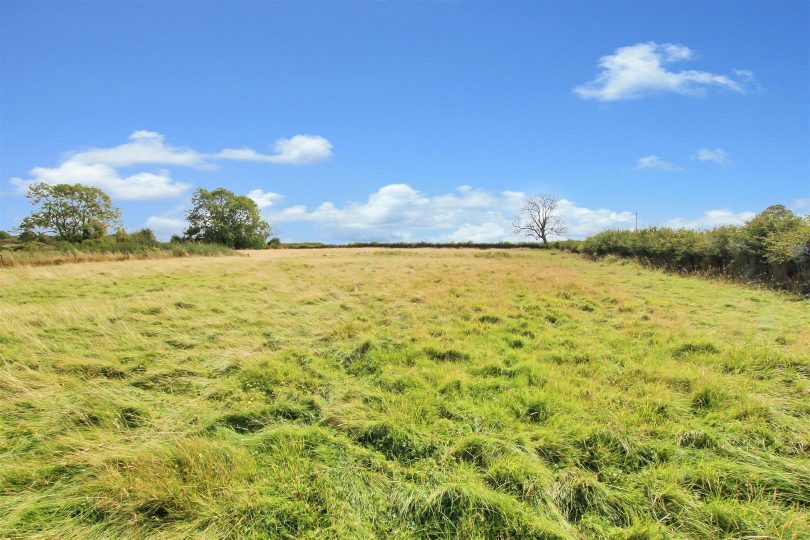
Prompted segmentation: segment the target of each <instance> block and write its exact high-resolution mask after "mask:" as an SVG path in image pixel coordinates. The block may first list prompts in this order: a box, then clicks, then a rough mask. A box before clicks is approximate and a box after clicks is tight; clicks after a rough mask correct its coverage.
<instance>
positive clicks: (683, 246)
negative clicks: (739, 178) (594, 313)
mask: <svg viewBox="0 0 810 540" xmlns="http://www.w3.org/2000/svg"><path fill="white" fill-rule="evenodd" d="M582 251H584V252H585V253H587V254H589V255H592V256H596V257H601V256H605V255H615V256H618V257H633V258H636V259H638V260H640V261H641V262H643V263H646V264H650V265H653V266H657V267H661V268H664V269H667V270H673V271H679V272H700V273H704V274H711V275H722V276H727V277H732V278H740V279H746V280H751V281H758V282H763V283H768V284H770V285H772V286H775V287H777V288H783V289H791V290H795V291H798V292H804V293H807V292H810V217H808V216H805V217H801V216H797V215H795V214H794V213H793V212H791V211H790V210H787V209H786V208H785V207H783V206H779V205H776V206H771V207H769V208H766V209H765V210H764V211H763V212H761V213H760V214H758V215H757V216H756V217H754V218H753V219H751V220H750V221H749V222H748V223H746V224H745V225H744V226H742V227H733V226H728V227H718V228H716V229H711V230H706V231H693V230H687V229H671V228H667V227H661V228H658V227H651V228H648V229H642V230H640V231H617V230H612V231H605V232H602V233H599V234H596V235H594V236H591V237H590V238H588V239H587V240H585V242H584V243H583V245H582Z"/></svg>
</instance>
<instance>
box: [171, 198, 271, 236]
mask: <svg viewBox="0 0 810 540" xmlns="http://www.w3.org/2000/svg"><path fill="white" fill-rule="evenodd" d="M191 204H192V208H191V210H189V212H188V214H187V215H186V219H188V223H189V226H188V229H186V232H185V235H184V238H185V239H186V240H192V241H198V242H209V243H216V244H223V245H226V246H228V247H231V248H234V249H246V248H255V249H259V248H263V247H265V243H266V242H267V237H268V236H270V225H269V224H268V223H267V222H266V221H265V220H263V219H262V217H261V215H260V214H259V207H258V206H256V203H255V202H254V201H253V200H252V199H250V198H248V197H246V196H244V195H236V194H235V193H233V192H232V191H229V190H227V189H224V188H218V189H215V190H213V191H208V190H206V189H202V188H200V189H198V190H196V191H195V192H194V195H193V196H192V198H191Z"/></svg>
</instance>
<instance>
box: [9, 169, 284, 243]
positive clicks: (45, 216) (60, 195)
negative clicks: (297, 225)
mask: <svg viewBox="0 0 810 540" xmlns="http://www.w3.org/2000/svg"><path fill="white" fill-rule="evenodd" d="M26 197H27V198H28V200H29V201H31V203H32V204H33V205H35V206H36V207H37V208H36V209H35V210H34V211H33V212H32V213H31V214H30V215H28V216H27V217H25V218H24V219H23V220H22V221H21V222H20V225H19V227H18V228H17V229H18V231H19V233H20V234H19V239H20V240H22V241H33V240H41V239H46V238H48V237H50V238H53V239H56V240H57V241H61V242H67V243H70V244H82V246H86V247H93V245H94V242H98V241H99V240H100V239H103V238H105V237H108V236H111V237H112V239H115V240H118V241H121V242H130V243H133V242H134V243H140V244H144V245H149V244H157V239H156V238H155V235H154V232H153V231H151V230H150V229H141V230H140V231H136V232H135V233H131V234H130V233H127V232H126V231H125V230H124V228H123V225H122V223H121V211H120V210H119V209H118V208H116V207H115V206H113V204H112V201H111V199H110V197H109V196H108V195H107V194H106V193H104V192H103V191H102V190H100V189H98V188H95V187H91V186H85V185H82V184H56V185H50V184H45V183H38V184H33V185H31V186H30V187H29V189H28V193H27V195H26ZM186 220H187V221H188V227H187V228H186V230H185V232H184V233H183V235H182V236H180V235H175V236H173V237H172V241H173V242H201V243H206V244H218V245H223V246H227V247H229V248H232V249H250V248H254V249H256V248H263V247H265V246H266V245H267V239H268V237H269V236H270V233H271V228H270V224H269V223H267V222H266V221H265V220H264V219H262V217H261V215H260V213H259V208H258V206H257V205H256V203H255V202H254V201H253V200H252V199H250V198H249V197H246V196H244V195H237V194H235V193H233V192H232V191H229V190H227V189H224V188H218V189H215V190H213V191H208V190H206V189H202V188H200V189H197V190H196V191H195V192H194V194H193V196H192V198H191V209H190V210H189V211H188V213H187V214H186ZM111 231H115V232H114V234H112V235H109V233H110V232H111ZM6 234H8V233H6Z"/></svg>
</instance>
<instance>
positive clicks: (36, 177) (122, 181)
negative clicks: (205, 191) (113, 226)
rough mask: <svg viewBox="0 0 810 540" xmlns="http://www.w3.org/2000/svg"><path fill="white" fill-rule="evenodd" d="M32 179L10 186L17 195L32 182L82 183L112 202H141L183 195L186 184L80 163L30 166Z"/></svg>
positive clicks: (163, 175)
mask: <svg viewBox="0 0 810 540" xmlns="http://www.w3.org/2000/svg"><path fill="white" fill-rule="evenodd" d="M29 173H30V174H31V176H32V178H30V179H22V178H12V179H11V180H10V183H11V184H12V185H13V186H16V187H17V190H18V191H19V192H20V193H25V192H27V191H28V186H30V185H31V184H33V183H36V182H44V183H46V184H77V183H81V184H85V185H88V186H95V187H98V188H101V189H102V190H103V191H104V192H105V193H107V194H108V195H109V196H110V197H112V198H113V199H122V200H143V199H165V198H170V197H177V196H179V195H181V194H183V193H184V192H185V191H186V190H187V189H188V188H189V187H190V184H186V183H183V182H175V181H173V180H172V178H171V175H170V174H169V171H166V170H160V171H157V172H140V173H136V174H132V175H129V176H123V177H122V176H121V175H120V174H119V173H118V171H117V170H115V169H114V168H112V167H110V166H109V165H104V164H101V163H94V164H88V163H82V162H80V161H73V160H70V159H69V160H68V161H64V162H62V163H61V164H60V165H59V166H58V167H34V168H33V169H31V170H30V171H29Z"/></svg>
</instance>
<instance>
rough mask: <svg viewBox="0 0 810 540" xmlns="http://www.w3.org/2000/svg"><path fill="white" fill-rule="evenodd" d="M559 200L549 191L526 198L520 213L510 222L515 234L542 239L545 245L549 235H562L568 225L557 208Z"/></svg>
mask: <svg viewBox="0 0 810 540" xmlns="http://www.w3.org/2000/svg"><path fill="white" fill-rule="evenodd" d="M559 202H560V201H559V199H558V198H557V197H556V196H554V195H552V194H550V193H542V194H540V195H536V196H534V197H532V198H530V199H527V200H526V201H525V202H524V203H523V208H522V209H521V210H520V214H519V215H518V216H517V217H516V218H515V221H514V222H513V223H512V228H513V229H514V230H515V234H519V235H521V236H524V237H526V238H534V239H535V240H542V241H543V245H547V244H548V237H549V236H562V235H564V234H565V233H567V232H568V227H566V226H565V223H563V220H562V218H561V217H560V215H559V211H558V209H557V206H558V204H559Z"/></svg>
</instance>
